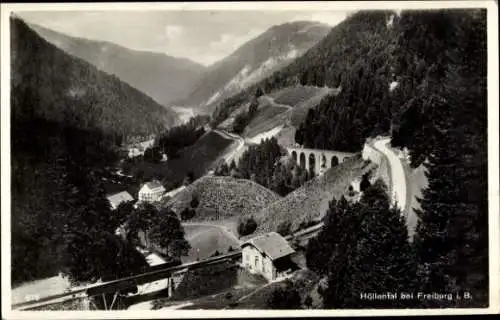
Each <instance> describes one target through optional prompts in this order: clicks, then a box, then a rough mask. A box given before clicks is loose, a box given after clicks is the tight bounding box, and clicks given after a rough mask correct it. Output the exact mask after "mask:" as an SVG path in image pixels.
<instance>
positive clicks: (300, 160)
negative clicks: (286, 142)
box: [286, 147, 355, 174]
mask: <svg viewBox="0 0 500 320" xmlns="http://www.w3.org/2000/svg"><path fill="white" fill-rule="evenodd" d="M286 150H287V153H288V155H289V156H291V157H292V159H293V160H294V161H295V162H296V163H297V164H298V165H299V166H301V167H302V168H306V169H308V170H309V171H314V174H322V173H323V172H324V171H326V170H327V169H330V168H332V167H335V166H336V165H338V164H339V163H342V162H344V160H345V159H347V158H350V157H352V156H354V155H355V154H354V153H349V152H340V151H333V150H321V149H307V148H292V147H289V148H286Z"/></svg>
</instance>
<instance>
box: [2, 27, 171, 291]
mask: <svg viewBox="0 0 500 320" xmlns="http://www.w3.org/2000/svg"><path fill="white" fill-rule="evenodd" d="M10 22H11V146H12V147H11V153H10V154H11V163H12V169H11V170H12V172H11V178H12V181H11V183H12V189H11V196H12V216H11V218H12V220H11V221H12V226H11V232H12V280H13V283H17V282H20V281H25V280H28V279H32V278H40V277H45V276H52V275H54V274H57V272H59V271H65V272H66V274H70V275H77V276H76V278H72V280H75V281H92V280H95V279H96V277H104V278H106V277H109V276H120V275H124V274H125V273H128V272H133V271H134V270H137V269H136V268H135V267H136V266H141V265H143V264H142V262H144V261H142V262H141V258H140V257H137V255H136V252H135V251H134V250H132V251H130V250H129V249H130V248H127V247H125V246H123V244H121V243H120V242H119V241H117V239H115V237H114V231H115V228H116V227H117V224H118V223H119V221H118V220H117V219H116V217H114V216H113V215H112V214H111V213H110V209H109V204H108V202H107V200H106V198H105V194H104V189H103V188H102V181H101V177H102V176H103V171H104V170H105V168H106V167H108V166H109V165H111V164H112V163H114V161H116V150H117V148H118V146H119V145H120V144H121V142H122V140H124V139H127V138H130V137H133V136H143V135H149V134H151V133H153V132H155V130H157V129H161V128H164V127H165V126H167V125H169V124H172V123H173V122H174V121H175V117H173V115H172V114H170V113H169V112H168V111H167V110H165V109H164V108H163V107H161V106H160V105H158V104H156V103H155V102H154V101H153V100H152V99H151V98H149V97H147V96H145V95H144V94H142V93H141V92H139V91H137V90H136V89H134V88H132V87H131V86H129V85H127V84H125V83H123V82H121V81H120V80H118V79H117V78H116V77H114V76H110V75H108V74H105V73H104V72H101V71H98V70H97V69H96V68H95V67H93V66H91V65H89V64H88V63H86V62H84V61H82V60H80V59H78V58H73V57H71V56H69V55H67V54H66V53H64V52H63V51H62V50H60V49H57V48H56V47H54V46H53V45H51V44H49V43H47V42H46V41H45V40H43V39H41V38H40V37H39V36H38V35H37V34H36V33H35V32H34V31H32V30H31V29H30V28H29V27H28V26H27V25H26V24H25V23H24V22H23V21H21V20H19V19H17V18H12V19H11V21H10ZM75 248H78V249H75ZM104 248H106V249H104ZM104 252H106V254H104V255H103V253H104ZM118 257H121V258H122V259H121V258H118ZM123 259H125V260H123ZM127 259H130V260H127ZM126 261H128V262H126ZM132 261H135V262H137V263H138V264H134V263H132ZM129 262H130V263H129ZM125 265H126V266H127V267H125ZM124 268H125V269H124ZM120 270H121V271H120ZM126 270H128V271H126Z"/></svg>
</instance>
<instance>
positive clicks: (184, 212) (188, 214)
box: [181, 208, 196, 221]
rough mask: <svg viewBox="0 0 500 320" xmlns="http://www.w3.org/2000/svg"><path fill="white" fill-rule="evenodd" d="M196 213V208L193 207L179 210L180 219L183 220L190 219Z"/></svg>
mask: <svg viewBox="0 0 500 320" xmlns="http://www.w3.org/2000/svg"><path fill="white" fill-rule="evenodd" d="M195 215H196V210H194V209H193V208H185V209H184V210H182V211H181V219H182V220H183V221H186V220H189V219H192V218H193V217H194V216H195Z"/></svg>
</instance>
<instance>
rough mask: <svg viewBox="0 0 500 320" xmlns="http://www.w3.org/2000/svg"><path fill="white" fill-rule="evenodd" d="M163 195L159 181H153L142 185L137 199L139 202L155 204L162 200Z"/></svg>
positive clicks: (162, 188) (163, 191)
mask: <svg viewBox="0 0 500 320" xmlns="http://www.w3.org/2000/svg"><path fill="white" fill-rule="evenodd" d="M164 193H165V188H164V187H163V186H162V185H161V183H160V182H159V181H156V180H155V181H150V182H146V183H145V184H143V186H142V187H141V189H140V190H139V197H138V198H139V201H141V202H156V201H159V200H160V199H161V198H162V196H163V194H164Z"/></svg>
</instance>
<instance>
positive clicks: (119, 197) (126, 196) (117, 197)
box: [106, 191, 134, 210]
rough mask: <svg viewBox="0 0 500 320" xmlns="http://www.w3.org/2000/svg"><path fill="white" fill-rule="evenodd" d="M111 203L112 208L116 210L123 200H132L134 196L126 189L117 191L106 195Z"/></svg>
mask: <svg viewBox="0 0 500 320" xmlns="http://www.w3.org/2000/svg"><path fill="white" fill-rule="evenodd" d="M106 198H107V199H108V201H109V204H110V205H111V209H112V210H116V208H118V206H119V205H120V204H121V203H123V202H130V201H134V198H133V197H132V196H131V195H130V193H128V192H127V191H122V192H118V193H115V194H112V195H109V196H107V197H106Z"/></svg>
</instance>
